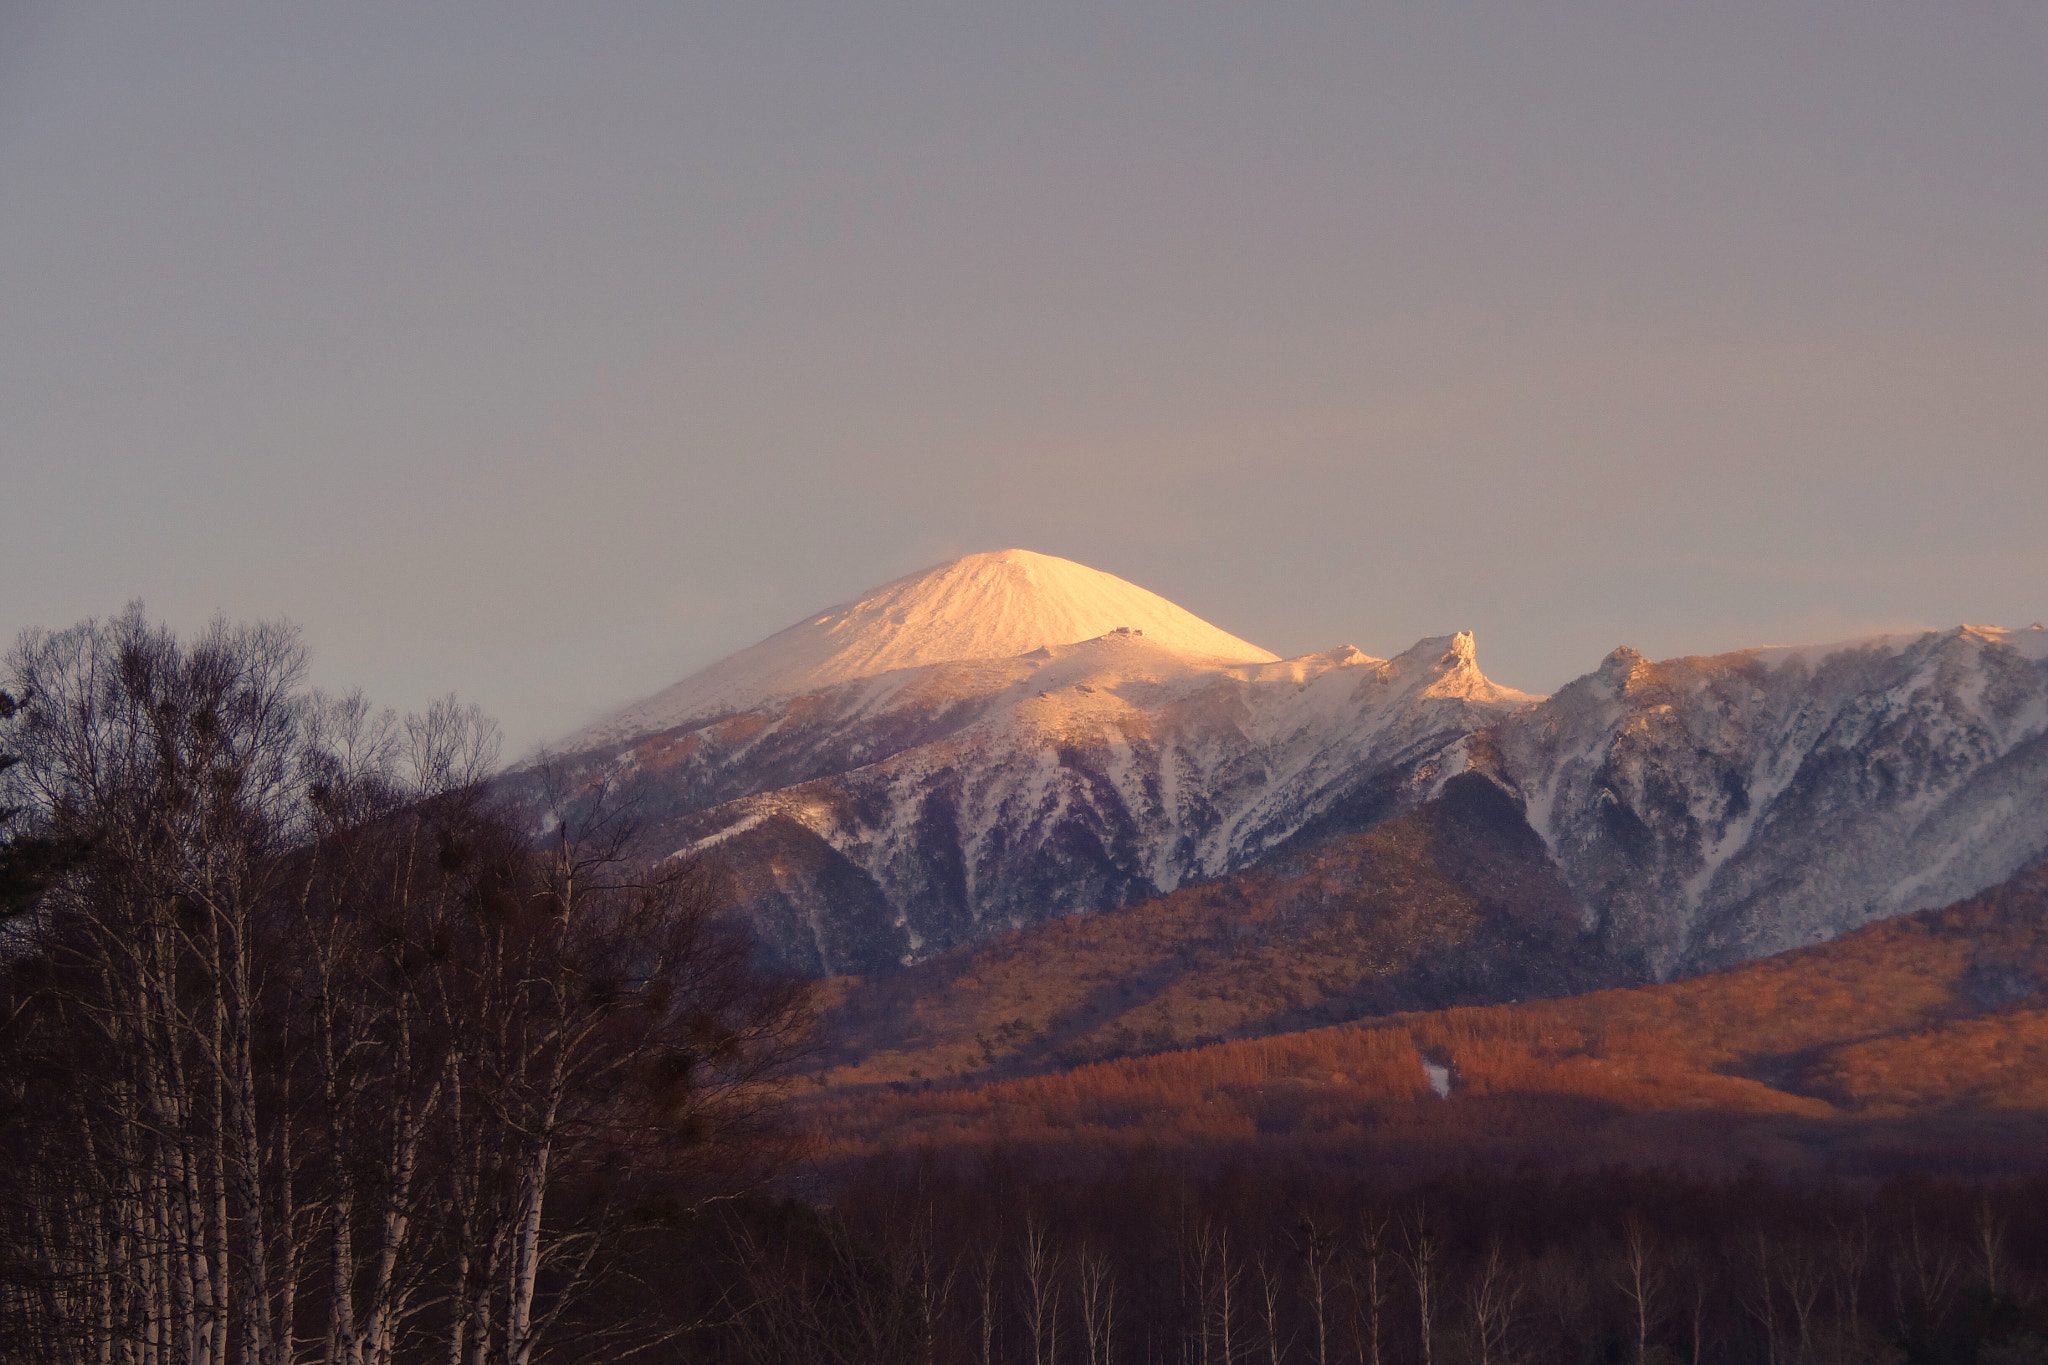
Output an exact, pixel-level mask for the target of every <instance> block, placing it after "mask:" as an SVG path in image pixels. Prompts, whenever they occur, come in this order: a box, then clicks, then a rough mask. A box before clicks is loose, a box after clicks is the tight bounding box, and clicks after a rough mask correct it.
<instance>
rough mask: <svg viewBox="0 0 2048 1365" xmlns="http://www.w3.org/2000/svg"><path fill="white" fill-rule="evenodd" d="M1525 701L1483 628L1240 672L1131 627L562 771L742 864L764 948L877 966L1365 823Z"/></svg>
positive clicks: (675, 737) (795, 707) (664, 846)
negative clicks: (1380, 654) (1392, 651)
mask: <svg viewBox="0 0 2048 1365" xmlns="http://www.w3.org/2000/svg"><path fill="white" fill-rule="evenodd" d="M1530 700H1532V699H1531V698H1529V697H1527V696H1525V695H1524V694H1522V693H1518V692H1513V691H1510V690H1509V689H1506V688H1501V687H1497V686H1495V685H1494V684H1492V683H1490V682H1488V681H1487V680H1486V679H1485V678H1484V676H1482V675H1481V674H1480V673H1479V671H1478V668H1477V666H1476V664H1475V663H1474V661H1473V657H1472V650H1471V638H1470V637H1469V636H1453V637H1443V638H1438V639H1433V640H1425V641H1423V642H1422V643H1421V644H1419V645H1417V646H1416V647H1415V648H1414V649H1412V650H1410V651H1408V652H1407V653H1406V654H1403V655H1401V656H1399V657H1398V658H1395V659H1391V660H1379V659H1371V658H1368V657H1366V656H1365V655H1362V654H1360V653H1358V652H1357V651H1356V650H1335V651H1332V652H1330V653H1328V654H1322V655H1313V656H1308V657H1306V658H1302V659H1294V660H1287V661H1284V662H1275V663H1270V664H1255V663H1247V664H1226V663H1221V662H1219V661H1217V660H1215V659H1213V658H1205V657H1201V656H1191V655H1187V654H1184V653H1181V652H1178V651H1175V650H1172V649H1169V648H1166V647H1165V646H1162V645H1158V644H1155V643H1153V642H1152V641H1151V640H1149V639H1148V638H1147V637H1145V636H1142V635H1138V634H1136V633H1130V632H1112V633H1110V634H1108V635H1104V636H1102V637H1099V638H1097V639H1094V640H1087V641H1083V642H1081V643H1078V644H1071V645H1063V646H1061V647H1059V648H1055V649H1043V650H1036V651H1033V652H1031V653H1030V654H1026V655H1023V656H1021V657H1018V658H1015V659H1008V660H995V661H985V662H978V663H970V664H934V665H928V666H926V667H924V668H918V669H909V670H903V671H900V672H897V673H890V674H885V675H883V676H882V677H879V678H873V679H865V680H861V681H858V682H852V683H846V684H842V685H840V686H837V687H832V688H827V689H825V690H823V691H821V692H816V693H810V694H806V695H803V696H799V697H797V698H795V699H794V700H792V701H790V702H787V703H783V704H780V705H775V706H770V707H765V708H763V709H761V710H758V711H749V712H745V713H742V714H740V715H736V716H728V717H724V718H721V719H719V720H717V721H712V722H704V723H698V724H686V725H683V726H679V727H676V728H674V729H671V730H666V731H662V732H660V733H658V734H655V735H651V736H646V737H643V738H641V739H640V740H638V741H636V742H635V743H633V744H631V745H629V746H626V747H623V748H621V749H617V750H613V751H610V752H605V751H597V752H594V753H590V754H586V755H582V756H580V757H576V758H572V759H570V760H568V761H567V763H566V766H567V767H568V769H569V771H570V772H571V773H572V774H573V781H574V782H575V784H576V785H577V786H579V787H587V786H588V785H589V784H591V783H592V782H593V781H596V780H598V779H600V778H601V779H603V780H606V781H609V782H612V783H614V784H616V783H620V782H632V783H633V784H634V785H635V786H636V787H637V790H638V795H639V801H640V807H641V814H642V818H643V819H645V820H647V821H648V822H649V834H648V838H649V839H650V840H651V841H653V842H651V843H650V844H649V848H650V851H656V852H662V853H701V854H704V855H706V856H709V857H713V858H715V859H716V860H717V861H719V862H721V863H723V864H724V865H725V866H727V867H728V868H730V869H731V871H732V874H733V875H734V876H735V877H736V878H737V879H738V885H739V887H740V889H741V892H742V894H743V896H744V898H745V900H746V903H747V904H748V906H749V909H750V912H751V913H752V915H753V916H754V919H755V923H756V927H757V929H758V930H759V931H760V932H761V934H762V937H763V939H764V941H765V943H766V945H767V946H768V948H769V949H770V951H771V955H772V956H773V957H774V958H776V959H777V960H778V961H780V962H781V963H782V964H783V965H786V966H788V967H791V968H794V969H798V970H804V971H810V972H844V971H866V970H873V969H875V968H877V967H881V966H886V965H893V964H896V963H899V962H903V961H906V960H909V959H911V958H914V957H919V956H925V955H929V954H931V953H933V952H936V951H939V950H941V949H944V948H947V947H951V946H953V945H955V944H959V943H966V942H970V941H973V940H976V939H979V938H983V937H986V936H987V935H989V934H991V933H995V932H999V931H1001V930H1004V929H1010V928H1015V927H1018V926H1020V925H1024V924H1029V923H1033V922H1036V921H1039V920H1042V919H1047V918H1050V917H1053V916H1057V915H1064V914H1071V913H1075V912H1079V911H1089V910H1100V909H1107V908H1110V907H1112V906H1117V905H1122V904H1125V903H1126V902H1128V901H1131V900H1134V899H1141V898H1143V897H1145V896H1150V895H1154V894H1157V893H1159V892H1162V891H1171V890H1173V889H1174V888H1175V887H1177V886H1179V885H1181V884H1182V883H1184V882H1186V881H1189V880H1192V879H1197V878H1202V877H1210V876H1215V875H1217V874H1219V873H1222V872H1227V871H1230V870H1232V869H1235V868H1238V867H1241V866H1245V865H1248V864H1250V863H1252V862H1255V861H1257V860H1258V859H1259V858H1261V857H1263V856H1264V855H1265V854H1267V853H1268V852H1269V851H1271V850H1273V849H1276V848H1278V847H1280V846H1281V845H1283V844H1286V843H1288V842H1289V841H1290V840H1298V839H1299V838H1301V837H1302V836H1303V834H1304V831H1305V830H1306V831H1310V832H1311V833H1310V837H1315V836H1317V835H1334V834H1337V833H1342V832H1345V831H1348V830H1353V829H1360V828H1365V827H1368V826H1370V825H1372V824H1375V823H1377V822H1378V821H1380V820H1382V819H1385V818H1386V817H1388V816H1390V815H1394V814H1398V813H1399V812H1400V811H1402V810H1405V809H1407V808H1408V807H1409V806H1412V805H1413V804H1415V803H1416V802H1417V801H1419V800H1421V799H1423V798H1424V796H1426V795H1427V793H1428V791H1429V789H1430V788H1431V786H1432V785H1433V784H1434V783H1435V781H1436V779H1437V778H1438V776H1439V773H1440V765H1441V761H1442V759H1443V757H1444V755H1445V754H1446V752H1447V751H1448V750H1450V749H1451V748H1452V747H1453V746H1455V745H1456V744H1458V743H1459V742H1460V741H1461V740H1462V739H1464V737H1465V736H1467V735H1469V734H1470V733H1471V732H1472V731H1473V730H1475V729H1477V728H1480V727H1482V726H1485V725H1487V724H1489V723H1491V722H1493V721H1495V720H1497V719H1499V718H1500V717H1502V716H1504V715H1506V714H1508V713H1509V712H1511V711H1512V710H1514V709H1515V708H1516V707H1518V706H1521V705H1525V704H1527V703H1528V702H1529V701H1530Z"/></svg>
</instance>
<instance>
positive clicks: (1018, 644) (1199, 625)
mask: <svg viewBox="0 0 2048 1365" xmlns="http://www.w3.org/2000/svg"><path fill="white" fill-rule="evenodd" d="M1119 629H1123V630H1130V631H1133V632H1136V633H1139V634H1142V635H1143V636H1144V637H1145V638H1146V639H1147V640H1149V641H1151V642H1152V643H1153V644H1156V645H1161V646H1164V647H1165V648H1167V649H1169V650H1172V651H1174V652H1175V653H1179V654H1191V655H1198V656H1201V657H1203V658H1206V659H1213V660H1216V661H1218V662H1221V663H1270V662H1273V661H1274V659H1275V658H1276V656H1275V655H1273V654H1271V653H1268V652H1267V651H1266V650H1263V649H1260V648H1259V647H1258V646H1257V645H1254V644H1250V643H1248V642H1246V641H1244V640H1240V639H1238V638H1237V637H1236V636H1235V635H1232V634H1230V633H1229V632H1227V631H1224V630H1219V629H1217V628H1216V627H1215V626H1212V625H1210V624H1209V623H1208V622H1207V621H1204V620H1203V619H1202V618H1201V617H1199V616H1196V615H1195V614H1194V613H1192V612H1189V611H1185V610H1183V609H1181V608H1180V607H1177V606H1175V605H1174V604H1173V603H1171V602H1169V601H1167V600H1166V599H1165V598H1163V597H1161V596H1159V595H1158V594H1157V593H1151V592H1147V591H1145V589H1143V588H1141V587H1139V586H1137V585H1136V584H1135V583H1127V582H1125V581H1124V580H1123V579H1121V578H1118V577H1117V576H1116V575H1114V574H1106V573H1103V572H1102V571H1101V570H1099V569H1091V568H1089V567H1088V566H1087V565H1085V564H1076V563H1075V562H1074V561H1072V560H1071V559H1059V558H1056V557H1054V556H1052V555H1041V554H1034V553H1032V552H1031V551H1030V550H996V551H992V552H989V553H985V554H972V555H966V556H964V557H962V558H960V559H955V560H950V561H948V562H947V563H944V564H939V565H936V566H934V567H932V568H929V569H924V570H921V571H920V572H918V573H914V574H910V575H908V576H906V577H903V578H899V579H897V580H895V581H894V582H892V583H884V584H883V585H882V586H881V587H879V588H874V589H871V590H870V591H868V592H865V593H863V594H861V595H860V596H859V597H857V598H855V599H854V600H853V601H851V602H843V603H841V604H839V605H838V606H834V607H827V608H825V609H824V610H823V611H819V612H816V613H813V614H812V615H810V616H808V617H806V618H805V619H804V620H802V621H799V622H797V623H796V624H795V625H793V626H790V627H789V628H788V629H786V630H782V631H778V632H777V633H775V634H774V635H771V636H769V637H768V638H767V639H765V640H763V641H762V642H761V643H760V644H757V645H754V646H751V647H750V648H747V649H743V650H741V651H740V652H739V653H737V654H734V655H732V656H731V657H729V658H727V659H724V660H721V661H720V662H718V663H715V664H713V665H711V667H709V668H706V669H704V670H703V671H701V672H698V673H693V674H691V675H690V676H689V677H687V678H684V679H683V680H682V681H681V682H679V683H676V684H675V685H674V686H673V687H670V688H667V689H666V690H664V691H661V692H657V693H656V694H655V695H653V696H651V697H647V698H645V699H643V700H641V701H637V702H634V703H633V704H632V705H630V706H627V707H625V708H624V709H623V710H620V711H617V712H615V713H613V714H612V715H610V716H608V717H606V718H605V719H604V720H602V721H599V722H598V723H597V724H596V725H593V726H591V727H590V728H589V729H587V730H585V731H583V732H582V733H581V734H578V735H576V736H573V737H572V738H571V739H569V740H567V741H564V747H565V748H570V749H575V748H582V747H585V746H587V745H590V744H598V743H603V742H606V741H608V740H611V739H615V738H624V737H628V736H632V735H637V734H645V733H647V732H648V731H651V730H660V729H665V728H667V727H670V726H674V725H680V724H682V723H683V722H684V721H687V720H693V719H697V718H700V717H705V716H713V715H719V714H724V713H729V712H733V711H741V710H746V709H749V708H751V707H755V706H759V705H760V704H762V703H763V702H767V701H771V700H774V699H777V698H781V697H789V696H795V695H797V694H799V693H804V692H814V691H817V690H818V689H820V688H825V687H830V686H833V685H834V684H837V683H843V682H850V681H852V680H853V679H855V678H865V677H871V676H873V675H875V674H878V673H888V672H892V671H894V670H896V669H901V668H919V667H923V666H925V665H927V664H939V663H957V662H962V661H966V660H972V659H1008V658H1014V657H1016V656H1017V655H1019V654H1028V653H1030V652H1031V651H1032V650H1035V649H1046V648H1053V647H1057V646H1060V645H1070V644H1075V643H1078V642H1080V641H1082V640H1089V639H1093V638H1095V637H1096V636H1099V635H1107V634H1109V633H1110V632H1112V631H1116V630H1119Z"/></svg>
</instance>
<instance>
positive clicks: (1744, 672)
mask: <svg viewBox="0 0 2048 1365" xmlns="http://www.w3.org/2000/svg"><path fill="white" fill-rule="evenodd" d="M1467 752H1468V754H1469V755H1470V757H1471V761H1472V764H1473V766H1474V767H1476V768H1478V769H1480V770H1481V771H1484V772H1487V773H1488V774H1489V775H1491V776H1493V777H1495V778H1496V780H1498V781H1500V782H1501V783H1502V784H1503V786H1505V787H1507V788H1508V789H1509V790H1510V791H1513V792H1515V793H1516V794H1518V795H1520V796H1521V797H1522V798H1523V801H1524V804H1525V808H1526V811H1527V814H1528V819H1529V823H1530V824H1531V825H1532V826H1533V827H1534V828H1535V830H1536V831H1537V833H1538V834H1540V835H1541V836H1542V837H1543V840H1544V842H1545V843H1546V844H1547V845H1548V847H1549V848H1550V851H1551V853H1552V856H1553V857H1555V858H1556V859H1557V860H1558V862H1559V863H1560V864H1561V866H1562V867H1563V868H1564V870H1565V873H1566V875H1567V877H1568V878H1569V879H1570V881H1571V883H1572V885H1573V887H1574V889H1575V890H1577V892H1578V893H1579V895H1580V896H1581V897H1582V899H1584V901H1585V902H1586V904H1587V905H1588V906H1590V907H1592V908H1593V911H1594V913H1596V914H1597V915H1598V916H1599V917H1600V925H1599V928H1600V930H1601V932H1602V934H1603V936H1604V937H1606V938H1607V939H1608V940H1609V941H1610V943H1611V944H1612V945H1613V946H1614V947H1615V948H1616V949H1617V950H1621V951H1626V952H1631V953H1634V954H1637V955H1639V957H1640V960H1641V961H1642V963H1643V965H1644V968H1645V970H1646V971H1647V972H1648V973H1650V974H1652V975H1654V976H1657V977H1663V976H1667V975H1669V974H1671V973H1673V972H1686V971H1696V970H1703V969H1708V968H1713V967H1720V966H1725V965H1728V964H1730V963H1734V962H1739V961H1743V960H1745V959H1748V958H1752V957H1757V956H1760V955H1762V954H1765V953H1774V952H1779V951H1782V950H1784V949H1786V948H1792V947H1797V946H1799V945H1801V944H1806V943H1812V942H1816V941H1819V940H1822V939H1827V938H1832V937H1834V936H1835V935H1837V934H1840V933H1842V932H1844V931H1846V930H1849V929H1853V928H1855V927H1857V926H1859V925H1862V924H1866V923H1868V922H1869V921H1871V920H1873V919H1878V918H1881V917H1883V916H1887V915H1894V914H1899V913H1902V912H1905V911H1909V910H1920V909H1927V908H1930V907H1934V906H1940V905H1946V904H1948V903H1950V902H1952V901H1956V900H1960V899H1962V898H1963V897H1965V896H1969V895H1972V894H1974V893H1976V892H1978V891H1981V890H1983V889H1984V888H1985V887H1987V886H1991V885H1994V884H1996V883H1999V882H2002V881H2004V880H2005V879H2006V878H2008V877H2010V876H2011V875H2012V874H2013V873H2014V872H2016V871H2018V870H2019V869H2020V868H2022V867H2025V866H2027V865H2028V864H2030V863H2032V862H2034V861H2036V860H2038V859H2040V858H2041V857H2042V856H2043V855H2044V854H2048V638H2044V634H2043V632H2041V631H2039V630H2028V631H2005V630H1998V629H1992V628H1983V627H1970V626H1965V627H1962V628H1960V629H1957V630H1951V631H1946V632H1939V633H1936V632H1930V633H1927V634H1922V635H1892V636H1881V637H1875V638H1872V639H1868V640H1862V641H1853V642H1850V643H1848V644H1845V645H1839V646H1832V647H1825V646H1824V647H1812V648H1803V649H1766V650H1746V651H1743V652H1740V653H1735V654H1726V655H1720V656H1717V657H1713V658H1684V659H1672V660H1668V661H1666V662H1663V663H1655V664H1653V663H1650V662H1648V661H1647V660H1645V659H1644V658H1643V657H1642V656H1641V655H1639V654H1637V653H1636V652H1635V651H1633V650H1628V649H1620V650H1616V651H1615V652H1614V653H1613V654H1611V655H1609V656H1608V658H1607V660H1606V662H1604V663H1603V664H1602V665H1601V666H1600V668H1599V670H1598V671H1597V672H1595V673H1592V674H1589V675H1588V676H1586V677H1584V678H1581V679H1579V680H1578V681H1577V682H1574V683H1572V684H1571V685H1570V686H1568V687H1566V688H1564V689H1563V690H1562V691H1560V692H1559V693H1558V694H1557V695H1556V696H1554V697H1552V698H1550V699H1549V700H1548V701H1545V702H1544V703H1543V704H1541V705H1540V706H1535V707H1531V708H1530V709H1528V710H1526V711H1524V712H1522V713H1520V714H1518V715H1516V716H1514V717H1513V718H1511V719H1509V720H1508V721H1506V722H1504V723H1503V724H1501V725H1499V726H1497V727H1495V728H1494V729H1493V730H1492V731H1491V732H1489V733H1487V734H1484V735H1479V736H1475V737H1474V739H1473V741H1472V742H1471V743H1470V745H1468V746H1467Z"/></svg>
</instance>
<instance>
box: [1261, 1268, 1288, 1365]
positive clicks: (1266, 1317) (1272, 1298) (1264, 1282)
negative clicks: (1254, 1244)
mask: <svg viewBox="0 0 2048 1365" xmlns="http://www.w3.org/2000/svg"><path fill="white" fill-rule="evenodd" d="M1252 1269H1253V1270H1254V1271H1255V1272H1256V1273H1257V1275H1258V1287H1259V1301H1258V1308H1259V1330H1260V1334H1261V1335H1262V1336H1264V1337H1265V1340H1266V1361H1267V1365H1280V1357H1281V1356H1282V1355H1284V1354H1286V1351H1287V1341H1286V1339H1285V1338H1284V1337H1283V1336H1282V1335H1281V1330H1280V1305H1281V1303H1282V1302H1283V1301H1284V1300H1285V1298H1286V1281H1285V1280H1283V1279H1282V1278H1281V1274H1280V1267H1279V1265H1278V1264H1277V1263H1275V1262H1274V1260H1273V1259H1272V1257H1270V1256H1268V1255H1267V1254H1266V1253H1265V1252H1263V1251H1261V1252H1259V1253H1258V1254H1257V1255H1256V1256H1254V1257H1253V1258H1252Z"/></svg>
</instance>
